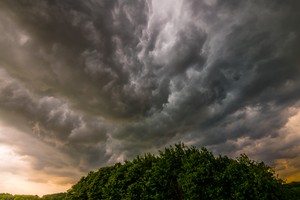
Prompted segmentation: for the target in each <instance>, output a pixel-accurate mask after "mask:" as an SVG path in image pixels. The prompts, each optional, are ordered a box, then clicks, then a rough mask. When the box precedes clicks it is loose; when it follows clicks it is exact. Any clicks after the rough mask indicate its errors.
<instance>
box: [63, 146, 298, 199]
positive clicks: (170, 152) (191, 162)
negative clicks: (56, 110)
mask: <svg viewBox="0 0 300 200" xmlns="http://www.w3.org/2000/svg"><path fill="white" fill-rule="evenodd" d="M293 195H294V193H293V192H292V191H290V190H288V189H287V188H286V187H284V184H283V181H282V180H281V179H279V178H277V177H276V176H275V173H274V171H273V170H272V169H271V168H270V167H268V166H266V165H265V164H264V163H262V162H255V161H252V160H250V159H249V158H248V157H247V156H246V155H241V156H240V157H239V158H237V159H236V160H234V159H230V158H228V157H227V156H218V157H215V156H214V155H213V154H212V153H211V152H209V151H208V150H207V149H205V148H202V149H200V150H199V149H196V148H195V147H191V148H188V147H186V146H184V145H183V144H178V145H175V147H170V148H166V149H165V150H164V151H161V152H160V153H159V155H158V156H155V155H152V154H145V155H144V156H138V157H136V158H135V159H134V160H133V161H131V162H128V161H127V162H125V163H124V164H120V163H117V164H115V165H113V166H110V167H104V168H101V169H99V170H98V171H97V172H90V173H89V174H88V175H87V177H83V178H81V180H80V181H79V182H78V183H77V184H75V185H74V186H73V187H72V188H71V189H70V190H69V191H68V193H67V196H66V200H82V199H88V200H94V199H114V200H118V199H136V200H140V199H174V200H175V199H191V200H193V199H219V200H221V199H239V200H240V199H259V200H264V199H266V200H269V199H294V197H295V196H293ZM291 197H293V198H291Z"/></svg>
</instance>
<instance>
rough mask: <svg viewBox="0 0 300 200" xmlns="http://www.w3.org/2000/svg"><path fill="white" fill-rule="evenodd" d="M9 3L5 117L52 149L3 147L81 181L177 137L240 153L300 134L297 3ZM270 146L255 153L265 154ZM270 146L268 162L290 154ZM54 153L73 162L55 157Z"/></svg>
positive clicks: (4, 15)
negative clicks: (295, 130) (296, 129)
mask: <svg viewBox="0 0 300 200" xmlns="http://www.w3.org/2000/svg"><path fill="white" fill-rule="evenodd" d="M0 6H1V9H0V17H1V22H0V32H1V38H0V44H1V47H2V48H1V50H0V60H1V62H0V83H1V85H0V92H1V93H0V102H1V104H0V117H1V118H0V120H1V121H2V122H3V123H4V124H5V125H6V126H9V127H13V128H15V129H18V130H19V131H21V132H23V134H21V135H18V137H20V139H21V140H22V138H32V139H35V140H36V141H38V143H39V145H45V146H48V147H49V148H50V149H48V150H47V149H45V150H43V151H41V152H38V153H37V152H35V150H34V149H33V148H29V147H27V146H26V145H23V144H16V145H13V144H12V143H11V142H9V140H10V138H13V137H16V136H10V135H5V136H3V137H1V141H0V142H1V143H3V144H7V145H11V146H13V148H14V149H16V152H18V154H20V155H28V156H29V157H30V158H31V165H32V168H33V169H36V170H41V171H44V172H47V173H49V174H53V175H57V176H61V174H64V171H63V170H62V171H61V170H59V169H63V168H68V167H71V168H72V170H71V171H73V172H74V173H75V174H77V175H76V176H79V175H80V174H83V173H85V172H86V171H89V170H93V169H96V168H98V167H100V166H104V165H107V164H111V163H114V162H117V161H122V160H124V159H130V158H132V157H134V156H135V155H137V154H139V153H143V152H147V151H152V152H155V150H156V149H157V148H163V147H164V146H166V145H169V144H173V143H174V142H178V141H183V142H185V143H187V144H193V145H196V146H207V147H209V148H210V149H212V150H213V151H215V152H217V153H222V154H229V155H232V156H235V155H236V152H241V151H243V150H245V151H247V148H246V147H247V145H249V144H253V143H255V142H259V141H264V139H268V138H271V139H270V140H272V141H273V140H280V139H281V138H282V137H283V135H284V134H286V135H289V134H292V133H291V131H285V130H286V129H285V128H284V127H286V125H287V123H288V122H289V119H290V118H291V117H292V116H294V115H295V114H296V113H297V112H298V111H299V99H300V79H299V78H298V77H299V75H300V66H299V64H300V60H299V56H300V55H299V51H298V47H299V45H300V39H299V31H300V30H299V26H298V20H297V19H299V17H300V16H299V14H297V13H298V12H297V10H298V8H300V4H299V3H298V2H296V1H292V0H288V1H285V2H281V1H279V0H275V1H268V0H264V1H237V0H226V1H221V0H213V1H208V0H202V1H196V0H188V1H180V0H177V1H171V0H166V1H163V2H161V1H158V0H152V1H151V0H147V1H144V0H139V1H135V2H132V1H130V0H114V1H111V0H107V1H106V0H105V1H92V0H89V1H80V0H78V1H68V0H66V1H30V0H29V1H28V0H18V1H17V0H16V1H8V0H4V1H1V2H0ZM291 109H292V110H294V111H293V112H290V110H291ZM288 110H289V111H288ZM289 130H291V129H289ZM26 141H27V140H26ZM285 142H286V146H289V145H290V146H291V148H294V147H295V145H297V144H294V143H291V141H290V140H286V141H285ZM24 144H25V142H24ZM263 144H265V143H264V142H263ZM273 144H275V143H273ZM265 148H266V150H267V149H269V148H270V146H268V147H264V146H263V147H260V148H259V149H258V151H257V152H256V151H254V152H250V151H249V153H251V156H253V157H256V158H262V157H260V156H259V154H260V153H261V152H262V151H263V150H264V149H265ZM271 148H272V149H273V150H272V151H267V152H265V156H264V158H263V159H266V160H267V162H268V163H269V164H272V165H275V164H276V162H277V160H278V159H284V156H283V157H282V155H285V156H288V155H287V154H286V153H284V154H281V153H280V152H281V149H280V148H279V147H277V146H276V145H274V146H273V145H271ZM36 151H38V150H36ZM50 151H53V152H52V153H53V154H57V157H63V158H64V160H65V161H64V162H61V164H59V165H57V162H52V160H53V159H54V160H55V158H52V157H49V158H48V157H46V158H45V155H48V154H49V152H50ZM285 152H286V150H285ZM58 163H60V162H58ZM45 166H47V169H51V170H46V168H45ZM71 176H73V175H72V174H70V175H69V177H71Z"/></svg>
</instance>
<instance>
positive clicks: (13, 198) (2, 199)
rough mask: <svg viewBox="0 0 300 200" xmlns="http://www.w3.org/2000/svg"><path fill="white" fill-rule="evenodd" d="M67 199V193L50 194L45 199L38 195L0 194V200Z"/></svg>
mask: <svg viewBox="0 0 300 200" xmlns="http://www.w3.org/2000/svg"><path fill="white" fill-rule="evenodd" d="M65 197H66V193H56V194H48V195H44V196H43V197H39V196H37V195H12V194H7V193H5V194H4V193H2V194H0V200H63V199H65Z"/></svg>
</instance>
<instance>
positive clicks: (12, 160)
mask: <svg viewBox="0 0 300 200" xmlns="http://www.w3.org/2000/svg"><path fill="white" fill-rule="evenodd" d="M13 134H21V133H19V132H17V131H16V130H13V129H11V128H8V127H4V126H1V125H0V177H1V178H0V188H1V193H11V194H30V195H39V196H42V195H45V194H52V193H57V192H65V191H67V190H68V189H69V188H70V187H71V185H70V184H65V185H58V184H55V183H52V182H51V181H50V180H49V181H37V180H38V179H39V178H45V177H40V174H39V172H38V171H34V170H33V169H32V167H31V165H30V161H29V157H28V156H22V155H18V154H17V153H16V152H15V149H14V147H13V146H9V145H3V144H1V143H2V140H3V139H4V136H5V135H6V136H7V135H10V136H12V135H13ZM28 145H30V144H28ZM49 178H50V177H49ZM52 181H53V180H52Z"/></svg>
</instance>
